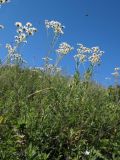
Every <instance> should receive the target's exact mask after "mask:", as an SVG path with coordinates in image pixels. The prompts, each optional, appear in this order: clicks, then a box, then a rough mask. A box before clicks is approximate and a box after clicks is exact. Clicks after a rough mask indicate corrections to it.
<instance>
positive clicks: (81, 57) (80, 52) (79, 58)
mask: <svg viewBox="0 0 120 160" xmlns="http://www.w3.org/2000/svg"><path fill="white" fill-rule="evenodd" d="M78 45H79V48H78V49H77V54H76V55H75V56H74V59H75V61H76V62H80V63H84V62H85V61H86V59H87V54H88V53H90V52H91V49H90V48H87V47H85V46H83V44H78Z"/></svg>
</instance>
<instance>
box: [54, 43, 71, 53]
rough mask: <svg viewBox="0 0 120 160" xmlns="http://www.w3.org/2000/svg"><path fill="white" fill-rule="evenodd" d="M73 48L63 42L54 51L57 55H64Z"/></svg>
mask: <svg viewBox="0 0 120 160" xmlns="http://www.w3.org/2000/svg"><path fill="white" fill-rule="evenodd" d="M73 49H74V48H73V47H71V46H70V45H69V44H68V43H66V42H63V43H61V44H60V45H59V48H58V49H57V50H56V52H57V53H59V54H62V55H66V54H68V53H69V52H70V51H72V50H73Z"/></svg>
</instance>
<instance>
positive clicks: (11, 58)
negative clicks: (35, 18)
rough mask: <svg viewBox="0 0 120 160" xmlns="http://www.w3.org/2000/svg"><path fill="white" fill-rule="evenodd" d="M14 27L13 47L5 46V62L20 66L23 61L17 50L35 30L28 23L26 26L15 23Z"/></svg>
mask: <svg viewBox="0 0 120 160" xmlns="http://www.w3.org/2000/svg"><path fill="white" fill-rule="evenodd" d="M15 26H16V27H17V35H16V36H15V40H14V45H13V46H12V45H11V44H6V48H7V50H8V56H7V62H12V63H15V64H22V63H24V62H25V60H24V59H23V58H22V55H21V54H20V53H19V52H18V49H19V48H20V46H21V45H22V44H24V43H27V39H28V38H29V37H30V36H33V35H34V33H35V32H37V29H36V28H35V27H33V25H32V23H30V22H27V23H26V25H23V24H22V23H21V22H16V23H15Z"/></svg>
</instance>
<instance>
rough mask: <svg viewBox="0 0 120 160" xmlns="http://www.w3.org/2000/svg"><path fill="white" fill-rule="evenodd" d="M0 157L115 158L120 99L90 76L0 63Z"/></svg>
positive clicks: (119, 131)
mask: <svg viewBox="0 0 120 160" xmlns="http://www.w3.org/2000/svg"><path fill="white" fill-rule="evenodd" d="M0 75H1V76H0V81H1V83H0V88H1V90H0V131H1V132H0V139H1V141H0V157H1V159H2V160H8V159H9V160H16V159H19V160H24V159H25V160H26V159H29V160H32V159H35V160H39V159H41V160H51V159H58V160H64V159H65V160H66V159H70V160H73V159H75V160H80V159H90V160H91V159H95V160H97V159H103V160H106V159H114V160H118V159H119V157H120V152H119V145H120V143H119V138H120V125H119V123H120V121H119V115H120V105H119V104H118V103H116V101H114V100H112V99H111V97H110V95H109V91H108V90H106V89H104V88H103V87H101V86H98V85H96V84H94V83H93V82H86V81H81V80H79V81H78V79H77V83H76V79H75V78H69V77H65V76H62V75H59V74H58V75H55V76H50V75H48V74H45V73H43V72H41V71H40V70H37V69H31V70H30V69H21V68H19V67H17V66H16V67H1V68H0Z"/></svg>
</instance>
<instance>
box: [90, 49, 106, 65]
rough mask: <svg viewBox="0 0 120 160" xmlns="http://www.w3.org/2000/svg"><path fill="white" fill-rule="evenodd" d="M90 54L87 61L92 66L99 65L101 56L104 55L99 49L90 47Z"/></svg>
mask: <svg viewBox="0 0 120 160" xmlns="http://www.w3.org/2000/svg"><path fill="white" fill-rule="evenodd" d="M91 52H92V55H91V56H90V57H89V61H90V62H91V63H92V65H96V64H98V63H100V60H101V56H102V55H103V54H104V52H103V51H101V50H100V48H99V47H92V48H91Z"/></svg>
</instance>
